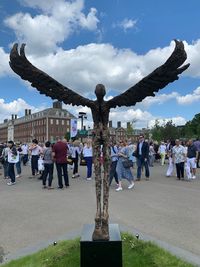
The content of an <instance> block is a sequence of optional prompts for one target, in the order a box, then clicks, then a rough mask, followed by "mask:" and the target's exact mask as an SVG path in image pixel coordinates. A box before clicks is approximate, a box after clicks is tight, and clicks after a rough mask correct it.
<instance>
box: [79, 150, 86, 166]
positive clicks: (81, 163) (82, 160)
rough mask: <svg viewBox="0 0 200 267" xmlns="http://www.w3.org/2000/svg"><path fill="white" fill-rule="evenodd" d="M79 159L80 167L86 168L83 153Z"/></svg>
mask: <svg viewBox="0 0 200 267" xmlns="http://www.w3.org/2000/svg"><path fill="white" fill-rule="evenodd" d="M80 158H81V160H80V166H86V165H87V163H86V160H85V159H84V157H83V153H81V155H80Z"/></svg>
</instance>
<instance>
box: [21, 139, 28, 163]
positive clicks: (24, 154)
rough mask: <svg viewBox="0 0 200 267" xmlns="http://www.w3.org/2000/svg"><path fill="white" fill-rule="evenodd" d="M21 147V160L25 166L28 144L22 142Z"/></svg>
mask: <svg viewBox="0 0 200 267" xmlns="http://www.w3.org/2000/svg"><path fill="white" fill-rule="evenodd" d="M21 149H22V162H23V165H24V166H26V164H27V162H28V145H27V144H26V143H24V144H23V145H22V146H21Z"/></svg>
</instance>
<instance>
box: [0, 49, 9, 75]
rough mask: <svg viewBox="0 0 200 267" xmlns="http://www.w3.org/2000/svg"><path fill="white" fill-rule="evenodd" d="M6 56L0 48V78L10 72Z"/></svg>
mask: <svg viewBox="0 0 200 267" xmlns="http://www.w3.org/2000/svg"><path fill="white" fill-rule="evenodd" d="M8 58H9V56H8V54H6V53H5V51H4V49H3V48H2V47H0V60H1V62H0V77H1V76H5V75H7V74H8V73H9V72H10V66H9V64H8V61H9V59H8Z"/></svg>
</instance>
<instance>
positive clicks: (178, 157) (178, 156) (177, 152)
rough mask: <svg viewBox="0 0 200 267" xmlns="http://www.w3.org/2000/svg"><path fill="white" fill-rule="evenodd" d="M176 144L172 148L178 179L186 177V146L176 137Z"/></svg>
mask: <svg viewBox="0 0 200 267" xmlns="http://www.w3.org/2000/svg"><path fill="white" fill-rule="evenodd" d="M175 143H176V145H175V146H174V147H173V149H172V157H173V162H174V163H175V165H176V175H177V180H181V179H184V162H185V158H186V153H185V148H184V146H182V145H181V144H180V140H179V139H176V141H175Z"/></svg>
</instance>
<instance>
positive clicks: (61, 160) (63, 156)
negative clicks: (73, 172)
mask: <svg viewBox="0 0 200 267" xmlns="http://www.w3.org/2000/svg"><path fill="white" fill-rule="evenodd" d="M52 155H53V159H54V161H55V162H56V169H57V175H58V189H62V188H63V180H62V172H63V177H64V183H65V187H68V186H69V178H68V170H67V143H66V142H64V141H62V140H61V139H60V138H58V139H57V142H56V143H55V144H54V145H53V149H52Z"/></svg>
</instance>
